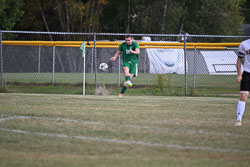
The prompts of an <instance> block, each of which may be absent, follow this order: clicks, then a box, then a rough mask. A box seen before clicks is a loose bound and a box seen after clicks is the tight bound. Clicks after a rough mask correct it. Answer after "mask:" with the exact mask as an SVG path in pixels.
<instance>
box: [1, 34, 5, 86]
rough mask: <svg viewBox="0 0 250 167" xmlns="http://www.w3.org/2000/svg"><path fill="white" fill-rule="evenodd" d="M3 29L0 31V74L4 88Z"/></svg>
mask: <svg viewBox="0 0 250 167" xmlns="http://www.w3.org/2000/svg"><path fill="white" fill-rule="evenodd" d="M2 38H3V37H2V31H0V59H1V60H0V66H1V69H0V70H1V72H0V74H1V86H2V88H3V86H4V85H3V51H2Z"/></svg>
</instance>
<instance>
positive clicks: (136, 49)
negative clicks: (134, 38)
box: [130, 48, 140, 55]
mask: <svg viewBox="0 0 250 167" xmlns="http://www.w3.org/2000/svg"><path fill="white" fill-rule="evenodd" d="M130 53H132V54H136V55H138V54H140V49H139V48H135V50H130Z"/></svg>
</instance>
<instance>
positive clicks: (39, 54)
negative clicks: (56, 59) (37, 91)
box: [37, 46, 41, 73]
mask: <svg viewBox="0 0 250 167" xmlns="http://www.w3.org/2000/svg"><path fill="white" fill-rule="evenodd" d="M37 68H38V69H37V72H38V73H40V72H41V46H38V67H37Z"/></svg>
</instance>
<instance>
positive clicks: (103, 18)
mask: <svg viewBox="0 0 250 167" xmlns="http://www.w3.org/2000/svg"><path fill="white" fill-rule="evenodd" d="M249 4H250V0H227V1H225V0H154V1H152V0H124V1H116V0H55V1H50V0H0V19H1V22H0V29H2V30H30V31H59V32H61V31H62V32H113V33H117V32H119V33H124V32H126V33H157V34H161V33H166V34H169V33H173V34H179V33H189V34H220V35H240V34H242V32H241V26H242V24H243V23H245V24H247V23H249V22H250V20H249V18H250V17H249V13H250V7H249ZM65 38H66V37H65ZM51 40H53V39H51Z"/></svg>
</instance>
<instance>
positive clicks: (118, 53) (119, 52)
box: [110, 50, 121, 61]
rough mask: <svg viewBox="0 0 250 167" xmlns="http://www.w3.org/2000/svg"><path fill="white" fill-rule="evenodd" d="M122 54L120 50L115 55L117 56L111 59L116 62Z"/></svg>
mask: <svg viewBox="0 0 250 167" xmlns="http://www.w3.org/2000/svg"><path fill="white" fill-rule="evenodd" d="M120 54H121V51H120V50H117V52H116V53H115V55H114V56H113V57H111V59H110V60H111V61H115V60H116V59H117V57H118V56H119V55H120Z"/></svg>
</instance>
